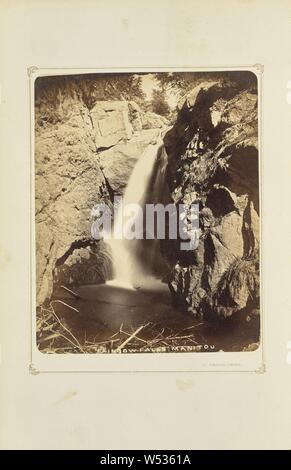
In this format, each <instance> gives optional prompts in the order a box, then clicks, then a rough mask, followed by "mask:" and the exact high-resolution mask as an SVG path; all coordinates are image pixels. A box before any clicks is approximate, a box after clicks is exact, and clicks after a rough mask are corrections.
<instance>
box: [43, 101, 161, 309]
mask: <svg viewBox="0 0 291 470" xmlns="http://www.w3.org/2000/svg"><path fill="white" fill-rule="evenodd" d="M47 108H48V107H47V106H46V103H44V102H41V103H40V105H39V106H38V107H37V108H36V137H35V174H36V176H35V193H36V200H35V214H36V253H37V256H36V279H37V304H38V305H40V304H42V303H43V302H44V301H45V300H47V299H49V298H50V296H51V294H52V291H53V287H54V283H58V284H66V285H68V284H86V283H99V282H104V281H105V279H106V278H108V277H110V271H111V267H110V265H111V262H110V258H109V254H108V251H107V250H106V247H105V244H104V243H103V242H99V241H96V240H94V239H93V238H92V236H91V223H92V220H91V209H92V208H93V207H94V205H95V204H97V203H100V202H105V203H107V204H109V205H110V204H112V199H113V196H114V193H116V194H122V192H123V190H124V187H125V186H126V184H127V181H128V178H129V175H130V173H131V170H132V167H133V165H134V163H135V161H136V159H137V158H139V157H140V155H141V154H142V152H143V150H144V149H145V147H146V146H147V145H148V144H149V143H150V142H151V140H152V139H153V138H155V136H156V134H157V132H158V128H159V127H160V125H161V122H163V118H161V119H160V122H158V120H156V122H155V123H154V125H152V127H151V128H150V129H148V126H147V125H144V124H143V122H144V119H145V114H144V113H142V111H141V110H140V108H139V107H138V106H137V105H136V104H135V103H133V102H126V101H99V102H97V103H96V104H95V106H94V108H93V109H91V110H90V111H89V110H88V108H87V107H86V106H85V105H84V104H83V103H82V102H81V101H80V100H79V99H78V98H77V97H76V96H68V97H66V98H65V99H64V100H63V101H62V106H61V107H59V109H58V110H57V112H56V115H54V116H53V119H52V117H51V116H49V117H48V116H47V114H46V109H47ZM145 128H146V129H145Z"/></svg>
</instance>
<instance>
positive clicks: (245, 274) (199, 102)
mask: <svg viewBox="0 0 291 470" xmlns="http://www.w3.org/2000/svg"><path fill="white" fill-rule="evenodd" d="M164 141H165V146H166V150H167V153H168V156H169V174H168V182H169V185H170V189H171V194H172V199H173V201H174V202H175V203H176V204H185V206H186V212H187V216H189V213H188V211H189V206H190V205H191V204H193V203H196V204H199V225H200V237H199V244H198V247H197V248H196V249H195V250H192V251H182V250H180V244H177V243H176V242H175V243H174V242H173V243H171V242H170V241H168V242H167V244H165V246H164V247H163V252H164V255H165V256H166V257H167V258H168V260H170V262H171V263H172V265H174V267H173V269H172V271H171V273H170V275H169V278H168V281H169V287H170V290H171V292H172V295H173V298H174V301H175V302H176V304H178V305H180V306H181V308H182V309H184V310H188V311H189V312H192V313H193V314H194V315H197V316H205V317H213V316H214V317H216V318H217V316H218V317H224V318H225V317H229V316H233V315H236V316H238V314H246V315H248V317H249V316H251V315H253V314H254V315H256V314H257V313H258V309H259V238H260V228H259V180H258V147H257V141H258V128H257V93H256V78H255V76H254V80H253V85H250V86H249V88H248V89H244V88H242V87H241V86H239V85H238V84H232V86H227V84H225V83H222V82H219V81H217V82H207V83H202V84H200V85H199V86H198V87H196V88H195V89H194V90H193V91H192V92H191V93H190V94H189V95H188V96H187V97H186V99H185V101H184V104H183V106H182V107H181V109H180V111H179V114H178V118H177V122H176V124H175V125H174V126H173V128H172V129H171V130H170V131H169V132H168V133H167V134H166V136H165V139H164Z"/></svg>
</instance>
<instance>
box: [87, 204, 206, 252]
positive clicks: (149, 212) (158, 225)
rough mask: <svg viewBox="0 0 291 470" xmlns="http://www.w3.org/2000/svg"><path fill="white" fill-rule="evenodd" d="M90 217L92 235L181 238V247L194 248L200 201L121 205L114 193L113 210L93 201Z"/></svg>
mask: <svg viewBox="0 0 291 470" xmlns="http://www.w3.org/2000/svg"><path fill="white" fill-rule="evenodd" d="M91 216H92V218H93V219H94V221H93V223H92V226H91V234H92V237H93V238H95V239H96V240H100V239H105V240H106V239H112V238H113V239H116V240H122V239H126V240H133V239H136V240H142V239H149V240H153V239H157V240H165V239H170V240H180V248H181V250H193V249H195V248H197V246H198V242H199V234H200V229H199V204H190V205H189V204H173V203H170V204H167V205H164V204H151V203H150V204H144V205H140V204H137V203H132V204H123V200H122V197H121V196H115V197H114V202H113V209H111V208H110V206H109V205H107V204H105V203H100V204H96V205H95V206H94V207H93V209H92V211H91Z"/></svg>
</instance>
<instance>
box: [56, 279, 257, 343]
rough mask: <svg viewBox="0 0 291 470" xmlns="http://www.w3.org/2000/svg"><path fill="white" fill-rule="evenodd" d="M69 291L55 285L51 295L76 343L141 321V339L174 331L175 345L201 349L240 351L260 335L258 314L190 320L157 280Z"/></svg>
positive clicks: (107, 335)
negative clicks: (250, 318) (133, 286)
mask: <svg viewBox="0 0 291 470" xmlns="http://www.w3.org/2000/svg"><path fill="white" fill-rule="evenodd" d="M73 290H74V292H76V293H77V294H78V295H79V296H80V299H76V298H74V297H73V296H72V295H71V294H70V293H68V292H66V291H65V290H64V289H61V288H60V289H58V290H57V291H56V292H55V294H54V300H53V306H54V309H55V312H56V313H57V315H58V316H59V318H60V319H61V320H62V322H65V324H66V326H67V327H68V328H69V329H70V330H71V331H72V333H73V334H74V336H75V337H76V338H77V339H78V340H79V341H80V342H84V341H85V340H86V341H99V342H100V341H102V340H104V341H105V340H107V339H108V338H110V337H111V336H112V335H114V334H116V333H117V332H118V331H119V330H120V329H122V331H127V332H129V333H131V332H133V331H135V330H136V329H137V328H139V327H140V326H142V325H146V324H149V326H148V327H146V328H145V329H144V331H143V332H141V333H140V335H139V336H140V337H141V338H143V339H144V340H148V339H151V338H153V335H155V334H162V335H164V337H165V338H166V337H172V336H173V335H177V336H178V337H180V338H182V339H177V340H175V342H174V344H175V345H179V344H183V345H185V344H186V345H187V344H188V345H201V346H203V347H202V349H201V351H219V350H224V351H241V350H242V349H243V348H244V347H245V346H247V345H249V344H251V343H254V342H257V341H258V338H259V328H260V327H259V321H258V319H257V321H252V322H250V323H246V322H243V323H242V322H237V321H235V320H227V321H221V322H218V323H210V322H205V321H201V320H200V319H195V318H194V317H193V316H192V315H190V314H185V313H183V312H181V311H180V310H178V309H177V308H176V307H174V306H173V304H172V301H171V296H170V293H169V290H168V287H167V285H166V284H163V283H162V282H160V281H157V280H153V279H152V280H149V282H147V283H144V284H143V285H141V286H140V287H139V288H137V289H127V288H121V287H118V286H114V285H90V286H82V287H78V288H74V289H73ZM62 302H64V303H65V304H67V305H64V303H62ZM70 307H73V308H74V309H76V310H78V312H77V311H75V310H72V309H71V308H70ZM187 335H188V336H189V339H188V338H185V337H186V336H187ZM171 344H172V343H171ZM205 345H208V346H209V348H207V347H206V348H205V347H204V346H205ZM210 346H211V349H210Z"/></svg>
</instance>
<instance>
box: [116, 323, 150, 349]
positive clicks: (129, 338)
mask: <svg viewBox="0 0 291 470" xmlns="http://www.w3.org/2000/svg"><path fill="white" fill-rule="evenodd" d="M148 325H149V323H147V324H146V325H141V326H140V327H139V328H138V329H137V330H136V331H135V332H134V333H132V335H130V336H129V337H128V338H127V339H126V340H125V341H123V343H122V344H121V345H120V346H118V348H117V349H116V352H119V351H121V349H122V348H124V346H126V345H127V343H129V342H130V341H131V340H132V339H133V338H134V337H135V336H136V335H137V334H138V333H139V332H140V331H141V330H143V329H144V328H145V327H146V326H148Z"/></svg>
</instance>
